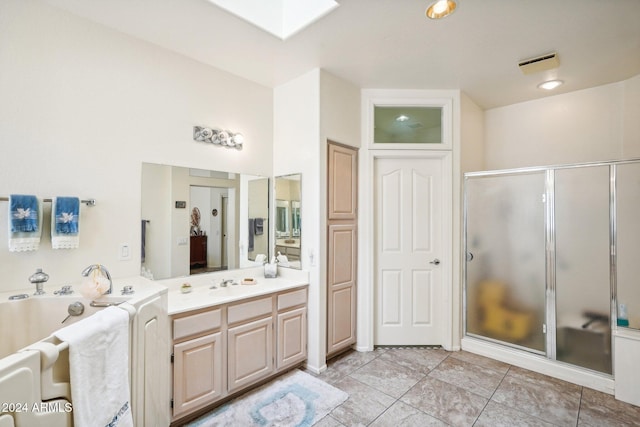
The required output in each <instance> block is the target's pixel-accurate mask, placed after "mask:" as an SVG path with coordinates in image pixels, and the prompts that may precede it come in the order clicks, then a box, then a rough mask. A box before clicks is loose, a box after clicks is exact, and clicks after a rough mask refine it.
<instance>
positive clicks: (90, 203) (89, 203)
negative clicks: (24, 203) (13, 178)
mask: <svg viewBox="0 0 640 427" xmlns="http://www.w3.org/2000/svg"><path fill="white" fill-rule="evenodd" d="M8 201H9V198H8V197H0V202H8ZM42 201H43V202H45V203H51V202H53V199H42ZM80 203H84V204H85V205H87V206H95V205H96V199H87V200H80Z"/></svg>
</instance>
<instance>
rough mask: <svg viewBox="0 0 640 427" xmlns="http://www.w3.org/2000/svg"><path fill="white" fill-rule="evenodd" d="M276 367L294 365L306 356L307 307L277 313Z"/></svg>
mask: <svg viewBox="0 0 640 427" xmlns="http://www.w3.org/2000/svg"><path fill="white" fill-rule="evenodd" d="M277 327H278V331H277V334H276V335H277V337H278V348H277V363H276V367H277V369H282V368H285V367H287V366H291V365H295V364H296V363H299V362H302V361H303V360H305V359H306V358H307V308H306V307H302V308H298V309H295V310H291V311H287V312H285V313H280V314H278V326H277Z"/></svg>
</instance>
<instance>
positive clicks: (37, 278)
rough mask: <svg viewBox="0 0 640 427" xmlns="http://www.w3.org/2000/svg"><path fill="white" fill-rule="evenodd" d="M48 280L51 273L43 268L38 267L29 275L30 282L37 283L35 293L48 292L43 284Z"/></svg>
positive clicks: (42, 293)
mask: <svg viewBox="0 0 640 427" xmlns="http://www.w3.org/2000/svg"><path fill="white" fill-rule="evenodd" d="M47 280H49V275H48V274H47V273H45V272H44V271H42V269H41V268H38V269H37V270H36V272H35V273H33V274H32V275H31V276H30V277H29V282H31V283H33V284H35V285H36V292H35V293H34V295H44V294H46V292H45V291H43V290H42V286H43V285H42V284H43V283H44V282H46V281H47Z"/></svg>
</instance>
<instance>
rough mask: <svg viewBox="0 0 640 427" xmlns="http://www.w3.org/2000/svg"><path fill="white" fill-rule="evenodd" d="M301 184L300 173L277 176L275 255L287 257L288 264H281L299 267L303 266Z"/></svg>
mask: <svg viewBox="0 0 640 427" xmlns="http://www.w3.org/2000/svg"><path fill="white" fill-rule="evenodd" d="M300 184H301V180H300V174H295V175H286V176H277V177H276V178H275V186H276V194H275V199H276V209H275V233H276V236H275V238H276V242H275V255H278V254H281V255H285V256H286V257H287V261H288V265H287V264H282V263H281V264H280V265H281V266H283V267H291V268H297V269H299V268H302V267H301V259H300V247H301V245H300V239H301V238H302V232H301V230H302V229H301V222H302V216H301V204H300V194H301V191H300Z"/></svg>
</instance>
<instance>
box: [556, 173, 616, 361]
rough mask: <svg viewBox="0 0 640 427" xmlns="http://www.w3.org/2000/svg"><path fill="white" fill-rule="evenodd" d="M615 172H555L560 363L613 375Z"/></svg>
mask: <svg viewBox="0 0 640 427" xmlns="http://www.w3.org/2000/svg"><path fill="white" fill-rule="evenodd" d="M609 183H610V180H609V166H590V167H580V168H567V169H558V170H556V171H555V187H554V188H555V197H554V200H555V206H554V211H555V215H554V222H555V278H556V280H555V296H556V298H555V301H556V360H560V361H563V362H567V363H571V364H573V365H578V366H582V367H584V368H589V369H593V370H596V371H599V372H605V373H611V326H610V319H609V318H610V312H611V308H610V301H611V297H610V295H611V290H610V289H611V286H610V274H611V273H610V268H609V266H610V263H609V250H610V240H609V228H610V225H609V213H610V208H609V207H610V203H609V202H610V200H609Z"/></svg>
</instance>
